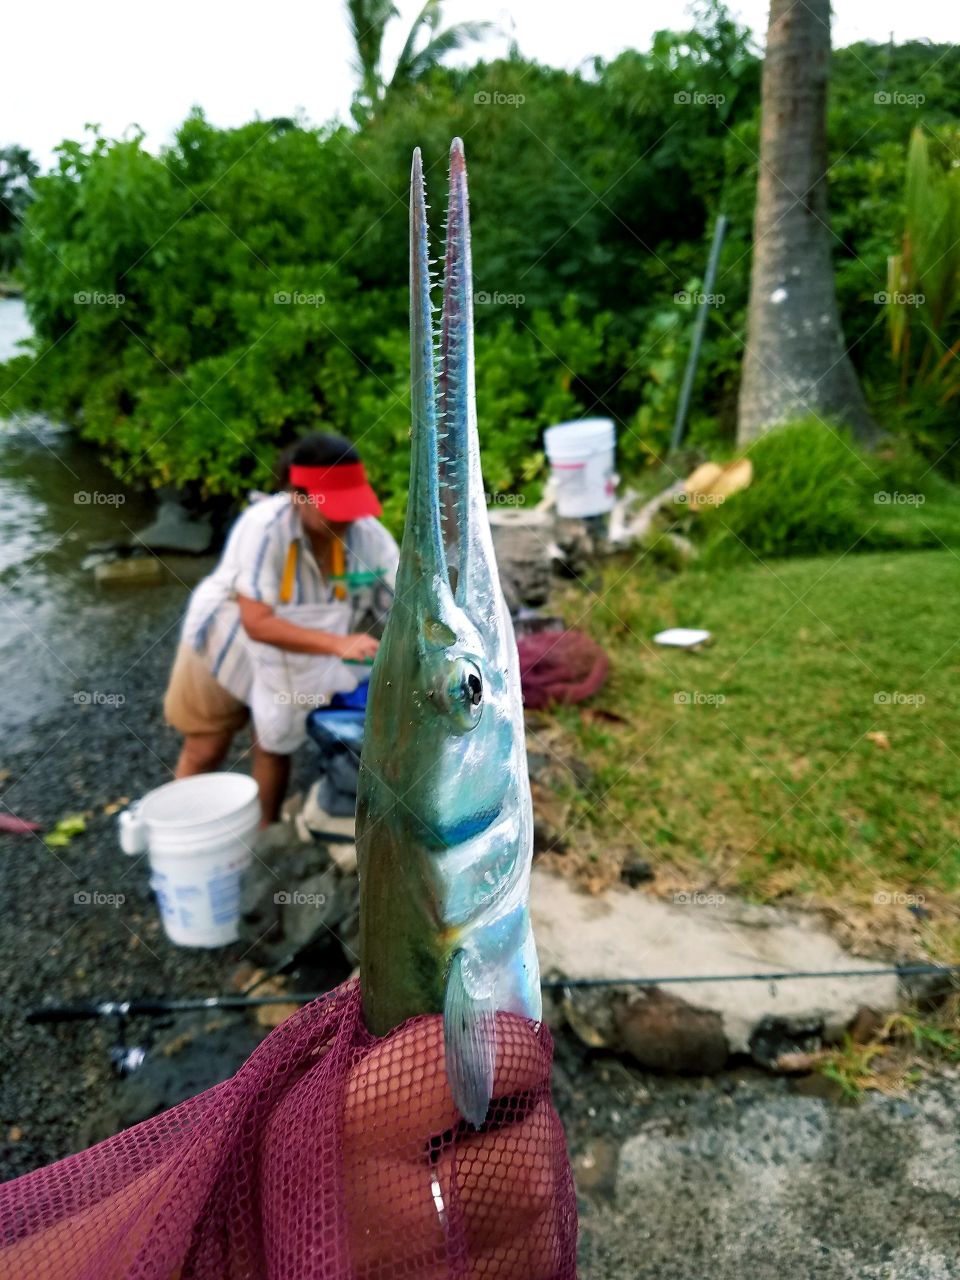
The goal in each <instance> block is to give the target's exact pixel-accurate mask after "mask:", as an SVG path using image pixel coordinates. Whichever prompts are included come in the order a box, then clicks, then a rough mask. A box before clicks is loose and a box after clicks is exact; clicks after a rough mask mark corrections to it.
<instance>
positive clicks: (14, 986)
mask: <svg viewBox="0 0 960 1280" xmlns="http://www.w3.org/2000/svg"><path fill="white" fill-rule="evenodd" d="M170 608H171V612H170V618H169V623H170V624H171V625H172V624H173V623H174V622H175V619H176V611H177V608H178V603H177V601H175V600H171V606H170ZM160 631H162V628H160V629H159V630H158V634H159V633H160ZM174 637H175V628H174V630H171V631H170V633H169V634H168V635H166V636H164V637H163V638H162V639H161V640H160V641H159V642H158V643H157V644H156V645H155V647H154V648H153V649H151V650H150V651H149V652H148V653H147V654H146V656H144V657H139V660H138V661H137V663H136V665H135V666H134V667H132V668H130V670H129V671H128V673H127V675H126V676H125V677H122V678H119V679H118V677H117V672H118V671H124V670H127V668H128V666H129V663H128V662H127V661H125V657H126V655H125V654H124V653H123V652H122V651H119V652H118V650H117V649H116V648H114V649H112V650H111V651H109V652H107V651H105V652H103V653H102V654H101V655H100V658H99V659H98V663H99V669H98V670H92V671H89V672H84V677H85V679H86V680H87V682H88V687H90V688H92V689H97V688H104V689H110V690H112V691H115V692H121V693H122V694H123V695H124V697H125V699H126V701H125V702H124V704H123V705H122V707H117V706H111V705H103V704H88V705H81V704H75V703H73V702H70V703H68V705H67V707H66V708H65V709H64V710H62V711H60V712H58V713H57V714H56V715H51V714H50V713H49V712H47V713H44V714H42V715H40V716H38V717H37V718H36V719H35V720H34V721H22V722H21V725H20V728H19V730H18V731H17V732H16V733H15V734H14V735H13V737H12V739H11V740H10V741H9V742H8V744H7V749H6V751H5V755H4V758H3V760H2V762H0V764H2V767H3V769H4V770H5V771H7V772H8V774H9V777H8V780H7V782H6V794H7V795H8V796H9V801H8V803H9V804H10V806H11V808H13V809H14V811H15V812H17V813H18V814H20V815H21V816H23V817H28V818H32V819H35V820H38V821H41V822H43V823H44V825H45V826H46V827H48V828H49V827H51V826H53V825H54V824H55V823H56V822H57V821H58V820H59V819H60V818H62V817H63V816H65V815H66V814H68V813H76V812H84V813H87V814H89V815H90V816H89V817H88V822H87V829H86V831H85V832H84V833H83V834H81V835H78V836H77V837H75V838H74V839H73V840H72V841H71V842H70V844H69V845H68V846H67V847H66V848H65V849H60V850H57V851H56V852H55V853H54V852H52V851H50V850H48V849H47V847H46V846H45V845H44V843H43V842H42V841H41V840H39V839H35V838H32V837H11V836H3V837H0V893H2V899H0V900H2V902H3V904H4V909H5V913H6V914H5V927H4V929H3V930H2V932H0V977H2V987H3V992H4V998H3V1003H2V1026H0V1035H2V1037H3V1045H4V1063H5V1065H4V1072H3V1078H2V1082H0V1126H2V1127H0V1137H2V1138H3V1139H4V1142H3V1149H2V1154H0V1162H2V1164H0V1168H2V1174H3V1176H5V1177H10V1176H14V1175H16V1174H19V1173H24V1172H26V1171H28V1170H30V1169H33V1168H35V1167H37V1166H38V1165H41V1164H44V1163H47V1162H49V1161H51V1160H55V1159H57V1158H59V1157H61V1156H63V1155H66V1154H68V1153H69V1152H71V1151H74V1150H78V1149H80V1148H81V1147H83V1146H84V1145H86V1144H87V1143H89V1142H90V1141H94V1140H97V1139H99V1138H101V1137H104V1136H106V1135H107V1134H108V1133H110V1132H112V1131H114V1130H115V1129H116V1128H118V1127H122V1126H123V1125H125V1124H128V1123H130V1122H131V1121H132V1120H134V1119H136V1118H137V1117H138V1116H139V1115H141V1114H146V1113H148V1112H149V1111H151V1110H153V1109H155V1108H156V1107H157V1106H159V1105H166V1104H168V1103H170V1102H172V1101H174V1100H175V1099H176V1097H177V1096H178V1095H181V1094H183V1093H184V1092H185V1091H186V1092H189V1091H193V1090H196V1089H198V1088H200V1087H203V1086H204V1085H205V1084H207V1083H211V1082H212V1080H213V1079H214V1078H216V1077H217V1076H222V1075H226V1074H229V1073H230V1071H232V1070H233V1069H234V1067H235V1065H236V1063H237V1062H238V1061H239V1060H240V1059H241V1058H242V1057H243V1055H244V1053H245V1052H246V1051H247V1050H248V1049H249V1047H252V1045H253V1044H254V1043H255V1041H256V1039H257V1037H258V1035H260V1034H262V1032H258V1031H256V1030H255V1029H254V1028H253V1026H252V1025H251V1024H250V1023H248V1022H245V1021H243V1020H234V1021H233V1022H231V1023H230V1026H229V1027H228V1028H227V1030H226V1031H221V1032H220V1033H218V1036H216V1037H213V1038H202V1039H201V1042H200V1045H201V1047H200V1048H199V1049H195V1050H193V1051H190V1052H188V1053H187V1054H186V1055H185V1056H184V1058H183V1060H182V1064H181V1065H180V1066H179V1067H176V1068H173V1069H169V1068H167V1067H165V1068H164V1069H163V1072H162V1073H161V1074H162V1079H158V1077H156V1076H154V1077H148V1076H145V1077H144V1079H143V1080H140V1081H138V1080H137V1079H136V1077H134V1079H133V1080H131V1081H127V1082H119V1081H118V1080H117V1079H116V1077H115V1076H114V1075H113V1073H112V1070H111V1067H110V1062H109V1049H110V1045H111V1042H112V1040H111V1035H110V1032H109V1029H108V1028H106V1027H104V1026H102V1025H100V1024H93V1023H85V1024H76V1025H67V1026H56V1027H49V1026H39V1027H33V1026H29V1025H27V1024H26V1023H25V1021H24V1014H25V1012H26V1011H27V1010H29V1009H31V1008H34V1007H36V1006H37V1005H40V1004H43V1003H45V1002H47V1003H53V1002H55V1001H56V1002H59V1001H75V1000H77V1001H78V1000H88V999H91V998H94V997H103V996H107V995H130V994H142V993H167V994H178V995H186V994H208V993H210V992H214V991H222V990H225V989H227V986H228V983H229V981H230V977H231V974H233V973H234V972H235V971H236V968H237V966H238V964H240V963H241V962H242V960H243V953H244V951H245V949H246V947H245V944H237V945H236V946H235V947H232V948H226V949H224V950H222V951H215V952H204V951H184V950H179V949H177V948H174V947H172V946H170V945H169V944H168V943H167V942H166V940H165V939H164V937H163V934H162V932H161V931H160V927H159V922H158V919H157V916H156V911H155V908H154V905H153V902H152V898H151V896H150V893H149V889H148V885H147V876H146V866H145V863H144V862H142V861H135V860H132V859H127V858H125V857H124V855H123V854H121V853H120V851H119V849H118V847H117V844H116V838H115V818H114V817H113V816H110V815H107V814H105V813H104V809H105V808H106V807H107V806H108V805H111V804H113V803H116V801H117V800H119V799H120V798H121V797H123V796H136V795H139V794H142V793H143V792H144V791H146V790H148V789H149V788H151V787H153V786H156V785H158V784H160V783H161V782H164V781H166V780H167V779H168V776H169V774H168V765H169V763H170V762H172V760H173V759H174V756H175V754H176V742H175V740H174V736H173V735H172V734H171V733H170V732H169V731H168V730H167V729H166V728H165V727H164V726H163V724H162V721H161V715H160V705H159V703H160V693H161V691H162V688H163V684H164V681H165V678H166V673H167V669H168V666H169V662H170V659H171V656H172V652H173V643H174ZM140 651H142V645H140V646H139V648H138V656H139V652H140ZM240 745H241V747H242V745H243V744H240ZM308 767H309V757H308V756H307V755H306V753H304V760H303V761H302V762H301V768H302V769H304V768H306V769H308ZM78 893H81V894H82V893H87V894H97V893H99V894H103V895H119V894H122V895H123V896H124V902H123V903H122V905H120V906H111V905H105V904H104V905H95V904H83V903H78V902H77V901H76V900H75V895H76V894H78ZM182 1029H183V1024H182V1022H181V1023H178V1024H177V1026H176V1027H175V1028H173V1030H174V1031H175V1032H177V1033H179V1032H180V1031H182ZM140 1031H141V1028H139V1027H134V1028H133V1035H134V1037H136V1036H137V1035H138V1034H139V1033H140ZM166 1034H168V1035H169V1034H170V1032H169V1031H168V1032H167V1033H166ZM198 1055H199V1056H198ZM556 1096H557V1104H558V1106H559V1108H560V1111H561V1114H562V1115H563V1117H564V1121H565V1123H566V1126H567V1132H568V1137H569V1141H570V1146H571V1154H572V1155H573V1158H574V1165H575V1169H576V1173H577V1182H578V1188H579V1190H580V1199H581V1221H582V1239H581V1275H582V1276H583V1277H584V1280H621V1278H623V1280H626V1278H627V1277H630V1280H644V1278H647V1277H649V1278H650V1280H653V1278H654V1277H656V1280H689V1278H690V1277H699V1276H709V1277H710V1280H743V1277H744V1276H749V1277H750V1278H751V1280H766V1278H767V1277H770V1278H771V1280H772V1278H773V1277H776V1278H777V1280H780V1277H781V1276H782V1275H783V1274H784V1272H785V1271H789V1272H790V1273H791V1274H793V1275H798V1276H802V1277H817V1280H820V1278H821V1277H829V1278H830V1280H848V1278H849V1280H854V1278H855V1277H856V1278H859V1280H921V1278H922V1280H942V1278H944V1277H953V1276H958V1277H960V1261H958V1257H960V1247H958V1240H960V1231H958V1227H957V1223H958V1222H960V1143H958V1137H957V1124H956V1117H957V1111H958V1104H960V1082H958V1080H957V1078H956V1077H955V1076H954V1077H950V1076H941V1077H936V1078H934V1077H931V1078H929V1079H928V1080H927V1081H926V1082H925V1083H924V1084H922V1085H921V1086H920V1087H919V1088H918V1089H917V1091H916V1092H915V1093H914V1094H913V1095H911V1097H910V1098H909V1099H907V1100H905V1101H904V1100H894V1099H889V1098H881V1097H870V1098H868V1099H867V1100H866V1101H865V1102H864V1103H863V1104H862V1105H860V1106H857V1107H851V1106H846V1105H840V1104H838V1103H837V1102H836V1101H835V1100H832V1099H830V1098H827V1097H820V1096H815V1095H814V1094H813V1093H812V1092H811V1081H809V1080H808V1081H800V1082H791V1081H788V1080H785V1079H782V1078H774V1077H770V1076H767V1075H764V1074H763V1073H760V1072H758V1071H755V1070H752V1069H751V1070H747V1071H744V1072H742V1073H739V1074H738V1073H726V1074H724V1075H722V1076H719V1077H715V1078H712V1079H708V1080H669V1079H663V1078H657V1077H654V1076H650V1075H648V1074H645V1073H641V1072H638V1071H635V1070H633V1069H632V1068H630V1067H629V1066H627V1065H625V1064H624V1063H623V1062H621V1061H620V1060H618V1059H615V1058H611V1057H609V1056H595V1055H592V1054H590V1053H588V1052H587V1051H585V1050H583V1049H581V1048H579V1047H578V1046H575V1045H574V1044H572V1043H571V1042H570V1041H568V1040H566V1039H565V1038H562V1037H561V1038H560V1039H559V1041H558V1046H557V1067H556Z"/></svg>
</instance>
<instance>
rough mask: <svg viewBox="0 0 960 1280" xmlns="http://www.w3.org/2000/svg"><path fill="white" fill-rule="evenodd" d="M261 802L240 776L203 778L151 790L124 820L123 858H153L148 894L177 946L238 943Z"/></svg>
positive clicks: (250, 782) (208, 775)
mask: <svg viewBox="0 0 960 1280" xmlns="http://www.w3.org/2000/svg"><path fill="white" fill-rule="evenodd" d="M259 822H260V798H259V794H258V790H257V784H256V782H254V780H253V778H249V777H247V776H246V775H245V774H242V773H201V774H197V775H196V777H193V778H180V779H178V780H177V781H176V782H168V783H167V784H166V786H163V787H157V789H156V791H150V792H149V793H148V794H147V795H145V796H144V797H143V799H142V800H140V801H138V802H137V804H135V805H132V806H131V807H130V808H129V809H127V810H125V812H123V813H121V814H120V818H119V824H120V847H121V848H122V849H123V851H124V853H130V854H134V853H149V855H150V887H151V888H152V889H153V891H154V892H155V893H156V895H157V902H158V904H159V907H160V917H161V919H162V920H163V927H164V929H165V930H166V933H167V937H168V938H169V939H170V941H171V942H175V943H176V944H177V946H180V947H223V946H226V945H227V943H229V942H236V940H237V938H238V936H239V924H240V878H241V876H242V874H243V872H244V870H245V869H246V868H247V867H248V866H249V865H250V861H251V858H252V856H253V850H252V848H251V845H252V843H253V840H254V838H255V836H256V831H257V825H258V823H259Z"/></svg>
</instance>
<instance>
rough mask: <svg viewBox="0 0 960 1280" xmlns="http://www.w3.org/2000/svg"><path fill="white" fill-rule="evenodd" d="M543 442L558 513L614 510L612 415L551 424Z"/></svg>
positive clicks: (594, 512) (565, 514) (614, 436)
mask: <svg viewBox="0 0 960 1280" xmlns="http://www.w3.org/2000/svg"><path fill="white" fill-rule="evenodd" d="M543 443H544V447H545V449H546V451H547V459H548V460H549V462H550V474H551V476H552V478H553V481H554V484H555V486H556V493H557V514H558V515H561V516H580V517H583V516H602V515H606V514H607V512H609V511H612V510H613V503H614V499H615V497H616V492H617V477H616V475H615V474H614V470H613V450H614V445H615V443H616V429H615V427H614V425H613V422H612V421H611V419H610V418H581V420H580V421H579V422H561V423H560V424H559V426H556V427H547V429H546V431H545V432H544V433H543Z"/></svg>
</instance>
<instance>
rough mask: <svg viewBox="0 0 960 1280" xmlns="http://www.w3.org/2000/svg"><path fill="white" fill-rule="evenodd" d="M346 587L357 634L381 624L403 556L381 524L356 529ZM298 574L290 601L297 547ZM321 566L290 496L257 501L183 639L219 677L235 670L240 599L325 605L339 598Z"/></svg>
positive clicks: (364, 522) (193, 600)
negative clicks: (359, 629) (291, 567)
mask: <svg viewBox="0 0 960 1280" xmlns="http://www.w3.org/2000/svg"><path fill="white" fill-rule="evenodd" d="M344 541H345V543H346V566H345V568H346V587H347V592H348V598H349V603H350V605H351V609H352V613H351V618H352V624H353V625H352V626H351V630H354V629H356V626H357V624H360V623H368V624H369V622H371V621H373V622H380V621H382V620H383V618H384V617H385V616H386V612H387V610H388V609H389V607H390V603H391V601H392V599H393V591H394V586H395V584H396V577H397V564H398V562H399V558H400V552H399V549H398V547H397V544H396V542H395V541H394V539H393V538H392V537H391V535H390V534H389V533H388V532H387V530H386V529H385V528H384V527H383V525H382V524H381V523H380V521H379V520H376V519H374V518H373V517H372V516H364V517H362V518H361V519H360V520H354V521H353V523H352V524H350V525H349V526H348V529H347V534H346V537H345V539H344ZM293 543H296V544H298V545H297V548H296V551H295V552H294V553H293V554H294V555H295V557H296V559H295V574H294V576H293V578H292V581H291V582H290V587H291V590H290V593H289V598H286V599H284V598H282V596H283V592H282V587H283V586H284V573H285V571H287V573H288V575H289V570H288V564H289V563H290V556H291V551H290V548H291V544H293ZM335 590H336V584H335V583H331V582H328V581H327V580H326V579H325V578H324V576H323V573H322V572H321V570H320V566H319V565H318V564H317V560H316V557H315V556H314V554H313V547H312V546H311V543H310V539H309V537H308V536H307V533H306V531H305V530H304V528H303V525H302V524H301V522H300V516H299V514H298V512H297V508H296V506H295V505H294V503H293V501H292V499H291V496H290V494H289V493H278V494H274V495H272V496H271V497H259V498H257V499H256V500H255V501H254V502H253V503H252V504H251V505H250V506H249V507H247V509H246V511H244V512H243V513H242V514H241V515H240V516H239V518H238V519H237V520H236V522H235V523H234V525H233V528H232V529H231V530H230V534H229V536H228V538H227V542H226V545H225V547H224V549H223V554H222V555H221V557H220V563H219V564H218V565H217V567H216V569H214V571H213V573H211V574H209V575H208V576H207V577H206V578H204V579H203V581H202V582H200V583H198V584H197V586H196V587H195V588H194V590H193V593H192V595H191V597H190V603H189V605H188V606H187V613H186V617H185V618H184V622H183V632H182V639H183V642H184V643H185V644H189V645H190V646H191V647H192V648H194V649H195V650H196V651H197V652H198V653H199V654H201V655H202V656H203V657H204V658H206V660H207V662H208V664H209V667H210V670H211V672H212V673H213V675H215V676H216V675H219V674H220V673H221V671H222V670H223V669H224V667H225V666H226V667H229V666H231V665H232V659H233V658H234V656H238V655H234V654H233V653H232V652H231V651H232V650H233V649H234V648H235V647H236V646H237V645H238V644H239V645H243V644H244V642H245V639H246V636H245V633H242V632H241V626H240V610H239V606H238V604H237V597H238V596H247V597H248V598H249V599H251V600H261V601H263V602H264V603H265V604H269V605H271V606H273V607H276V606H277V605H279V604H293V605H297V604H324V603H327V602H332V601H333V600H334V599H335V598H336V595H335Z"/></svg>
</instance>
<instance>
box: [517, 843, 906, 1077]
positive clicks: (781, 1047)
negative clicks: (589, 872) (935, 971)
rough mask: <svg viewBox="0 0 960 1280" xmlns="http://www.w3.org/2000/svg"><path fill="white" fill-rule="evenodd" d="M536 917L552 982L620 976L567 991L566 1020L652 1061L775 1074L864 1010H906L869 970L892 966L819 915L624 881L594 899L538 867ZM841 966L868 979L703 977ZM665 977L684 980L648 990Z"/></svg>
mask: <svg viewBox="0 0 960 1280" xmlns="http://www.w3.org/2000/svg"><path fill="white" fill-rule="evenodd" d="M531 912H532V916H533V926H534V932H535V934H536V938H537V949H538V951H539V953H540V964H541V968H542V970H543V972H544V974H545V975H547V976H548V977H554V976H556V977H557V978H559V979H563V978H567V979H576V978H604V979H612V980H613V981H612V983H611V985H609V986H606V985H604V986H600V987H590V988H579V987H567V988H565V989H564V994H563V999H562V1002H561V1013H562V1016H563V1017H564V1018H565V1020H566V1021H567V1023H569V1025H570V1026H571V1027H572V1028H573V1030H574V1031H575V1032H576V1033H577V1035H578V1036H579V1037H580V1039H581V1040H583V1041H584V1043H586V1044H589V1045H591V1046H592V1047H595V1048H596V1047H601V1046H603V1047H607V1048H610V1049H612V1050H615V1051H624V1050H626V1051H628V1052H630V1053H632V1054H633V1055H634V1056H635V1057H636V1058H637V1060H638V1061H639V1062H642V1063H643V1064H644V1065H645V1066H649V1067H657V1068H659V1069H663V1070H675V1071H708V1070H717V1069H719V1067H720V1066H722V1065H723V1062H724V1060H725V1059H726V1058H727V1056H728V1055H730V1054H749V1055H750V1056H751V1057H753V1058H754V1060H755V1061H757V1062H759V1063H762V1064H763V1065H764V1066H769V1065H772V1064H775V1062H776V1059H777V1058H778V1057H780V1056H782V1055H784V1054H789V1053H790V1052H796V1051H801V1050H802V1051H809V1050H812V1049H815V1048H817V1047H819V1046H820V1045H821V1044H822V1043H833V1042H836V1041H837V1040H839V1039H840V1038H841V1036H842V1035H843V1033H844V1031H845V1030H846V1029H847V1028H848V1027H850V1026H851V1024H853V1023H854V1021H855V1019H857V1016H858V1013H859V1011H860V1010H861V1008H863V1007H868V1008H870V1009H874V1010H877V1011H878V1012H879V1013H883V1012H884V1011H888V1012H889V1011H891V1010H893V1009H895V1008H896V1007H897V1004H898V987H897V979H896V976H895V975H893V974H888V973H882V972H876V973H874V972H870V971H872V970H880V969H882V968H883V967H885V966H881V965H879V964H874V963H871V962H870V961H868V960H864V959H863V958H862V957H860V956H851V955H849V954H847V953H846V952H845V951H843V949H842V948H841V947H840V945H839V944H838V943H837V942H836V940H835V939H834V938H833V937H832V936H831V934H830V933H828V932H827V930H826V928H825V927H824V925H823V923H822V922H821V920H820V918H819V916H817V915H815V914H813V913H804V912H799V911H787V910H783V909H780V908H774V907H759V906H753V905H750V904H747V903H743V902H739V901H737V900H734V899H730V898H726V897H725V896H724V895H723V894H720V893H697V892H690V893H678V894H675V895H674V900H673V901H670V902H664V901H662V900H659V899H657V898H653V897H651V896H650V895H648V894H646V893H644V892H643V891H642V890H637V889H630V888H628V887H627V886H625V885H622V884H621V885H617V886H615V887H613V888H611V889H608V890H607V891H606V892H604V893H603V894H601V895H590V894H586V893H583V892H581V891H580V890H578V889H577V888H576V887H575V886H574V885H573V884H572V883H571V882H570V881H569V880H567V879H565V878H563V877H561V876H559V875H557V874H555V873H553V872H551V871H548V870H546V869H544V868H543V867H539V866H538V867H535V868H534V871H533V878H532V888H531ZM839 969H858V970H867V971H868V972H867V974H866V976H863V977H854V978H835V977H829V976H824V977H822V978H819V977H818V978H805V979H798V980H796V981H779V982H778V981H774V980H770V979H765V978H763V977H760V978H758V979H755V980H754V979H748V980H746V981H744V980H737V981H732V982H716V981H703V982H698V981H696V979H697V978H698V977H708V976H713V975H727V974H729V975H731V976H733V977H737V976H738V975H744V976H746V975H752V974H764V973H780V972H790V971H795V970H803V971H807V970H816V971H823V972H824V973H825V974H826V973H828V972H830V971H834V970H839ZM657 977H681V978H683V979H685V980H684V981H683V982H682V983H677V984H671V985H664V986H663V987H657V986H656V984H654V983H653V982H651V983H650V986H647V985H645V984H644V982H643V979H654V978H657ZM630 979H633V980H636V979H640V980H641V981H640V982H636V981H628V980H630ZM687 979H689V981H687ZM618 980H619V982H618ZM553 1013H554V1014H556V1009H554V1010H553Z"/></svg>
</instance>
